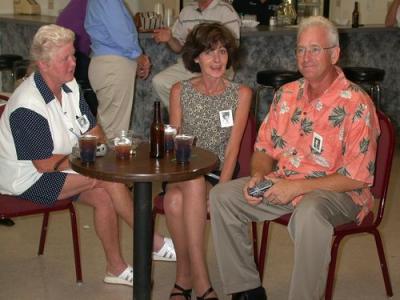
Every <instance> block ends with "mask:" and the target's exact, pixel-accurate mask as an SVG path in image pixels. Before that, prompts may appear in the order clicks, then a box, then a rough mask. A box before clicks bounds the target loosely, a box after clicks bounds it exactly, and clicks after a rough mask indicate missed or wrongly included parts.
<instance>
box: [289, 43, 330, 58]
mask: <svg viewBox="0 0 400 300" xmlns="http://www.w3.org/2000/svg"><path fill="white" fill-rule="evenodd" d="M335 47H336V46H332V47H325V48H324V47H321V46H318V45H315V46H311V47H308V48H307V47H296V49H295V50H294V51H295V53H296V56H304V55H305V54H306V52H307V51H308V52H309V53H310V54H311V55H312V56H318V55H320V54H321V52H322V50H329V49H333V48H335Z"/></svg>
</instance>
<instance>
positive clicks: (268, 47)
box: [0, 15, 400, 135]
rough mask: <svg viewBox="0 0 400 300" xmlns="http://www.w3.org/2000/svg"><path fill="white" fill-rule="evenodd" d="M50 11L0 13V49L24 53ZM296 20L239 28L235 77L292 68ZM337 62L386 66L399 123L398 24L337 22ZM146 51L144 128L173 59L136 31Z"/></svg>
mask: <svg viewBox="0 0 400 300" xmlns="http://www.w3.org/2000/svg"><path fill="white" fill-rule="evenodd" d="M54 21H55V18H54V17H46V16H14V15H0V54H4V53H15V54H20V55H22V56H25V57H27V56H28V53H29V45H30V43H31V40H32V37H33V35H34V33H35V32H36V30H37V29H38V27H40V26H41V25H43V24H48V23H53V22H54ZM296 30H297V26H288V27H273V28H270V27H268V26H257V27H256V28H242V32H241V41H240V59H239V63H240V64H239V68H238V69H237V72H236V77H235V81H237V82H241V83H244V84H247V85H249V86H251V87H252V88H255V87H256V82H255V81H256V73H257V72H258V71H261V70H266V69H288V70H295V69H296V63H295V56H294V47H295V44H296ZM339 34H340V44H341V58H340V60H339V65H340V66H364V67H367V66H368V67H376V68H381V69H384V70H385V71H386V75H385V80H384V81H383V84H382V90H383V99H382V110H383V111H384V112H385V113H387V114H388V115H389V116H390V117H391V119H392V120H393V122H394V123H395V125H396V127H397V128H398V129H399V128H400V84H399V83H400V64H399V62H400V51H399V49H400V29H399V28H385V27H384V26H382V25H369V26H362V27H359V28H356V29H355V28H350V27H339ZM139 39H140V43H141V46H142V48H143V49H144V51H145V53H146V54H148V55H149V56H150V57H151V60H152V64H153V67H152V73H151V75H150V76H149V78H148V79H147V80H145V81H142V80H137V84H136V93H135V103H134V115H133V119H132V128H133V129H135V130H136V131H137V132H138V133H141V134H146V135H147V134H148V129H149V127H150V123H151V118H152V110H153V101H154V100H156V99H157V96H156V94H155V92H154V91H153V90H152V88H151V79H152V76H153V75H154V74H156V73H158V72H159V71H161V70H163V69H164V68H166V67H167V66H169V65H171V64H172V63H174V62H175V61H176V58H177V57H178V56H177V55H175V54H173V53H172V52H171V51H170V50H169V49H168V47H167V46H166V45H163V44H161V45H158V44H156V43H155V42H154V40H153V39H152V35H151V33H140V34H139Z"/></svg>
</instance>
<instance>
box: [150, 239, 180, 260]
mask: <svg viewBox="0 0 400 300" xmlns="http://www.w3.org/2000/svg"><path fill="white" fill-rule="evenodd" d="M153 260H161V261H176V253H175V248H174V243H173V242H172V240H171V239H170V238H166V237H164V245H163V246H162V247H161V249H160V250H158V252H153Z"/></svg>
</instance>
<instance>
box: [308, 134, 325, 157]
mask: <svg viewBox="0 0 400 300" xmlns="http://www.w3.org/2000/svg"><path fill="white" fill-rule="evenodd" d="M323 141H324V139H323V137H322V136H320V135H319V134H318V133H316V132H313V138H312V144H311V148H313V150H314V151H316V152H317V153H321V152H322V145H323Z"/></svg>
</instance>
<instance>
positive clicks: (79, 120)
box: [76, 115, 90, 134]
mask: <svg viewBox="0 0 400 300" xmlns="http://www.w3.org/2000/svg"><path fill="white" fill-rule="evenodd" d="M76 125H78V128H79V130H80V131H81V133H82V134H84V133H85V132H86V131H88V130H89V126H90V122H89V119H88V117H87V116H86V115H82V116H80V117H78V116H77V117H76Z"/></svg>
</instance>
